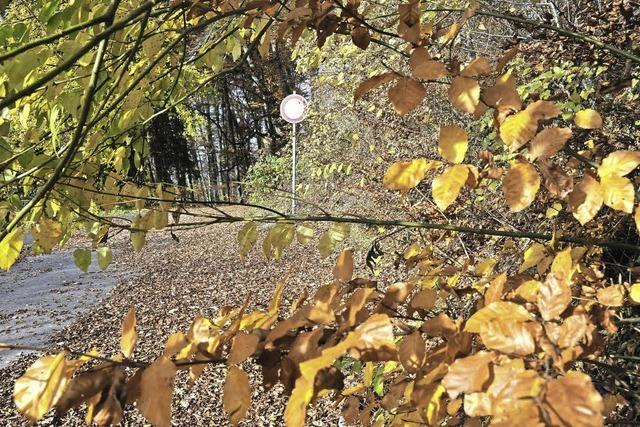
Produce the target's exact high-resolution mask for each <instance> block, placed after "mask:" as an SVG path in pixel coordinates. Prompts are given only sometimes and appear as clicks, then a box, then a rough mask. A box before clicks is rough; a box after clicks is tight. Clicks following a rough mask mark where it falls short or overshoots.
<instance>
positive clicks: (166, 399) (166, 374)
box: [136, 356, 176, 427]
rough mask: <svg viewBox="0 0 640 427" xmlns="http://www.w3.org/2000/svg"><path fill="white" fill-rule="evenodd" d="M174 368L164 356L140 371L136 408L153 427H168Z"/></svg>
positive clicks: (169, 423)
mask: <svg viewBox="0 0 640 427" xmlns="http://www.w3.org/2000/svg"><path fill="white" fill-rule="evenodd" d="M175 375H176V366H175V365H174V364H173V362H172V361H171V360H170V359H169V358H168V357H166V356H161V357H160V358H159V359H157V360H156V361H155V362H153V363H152V364H151V365H150V366H149V367H148V368H145V369H144V370H143V371H142V374H141V377H140V383H139V384H138V388H137V392H136V394H137V401H136V407H137V408H138V411H139V412H140V413H141V414H142V415H143V416H144V417H145V419H146V420H147V421H149V422H150V423H151V424H153V425H154V426H158V427H170V425H171V400H172V395H173V381H174V379H175Z"/></svg>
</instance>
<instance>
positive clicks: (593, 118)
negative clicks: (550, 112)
mask: <svg viewBox="0 0 640 427" xmlns="http://www.w3.org/2000/svg"><path fill="white" fill-rule="evenodd" d="M574 122H575V124H576V126H578V127H580V128H582V129H599V128H601V127H602V117H601V116H600V113H598V112H597V111H596V110H592V109H586V110H581V111H578V112H577V113H576V116H575V117H574Z"/></svg>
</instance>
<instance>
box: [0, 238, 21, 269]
mask: <svg viewBox="0 0 640 427" xmlns="http://www.w3.org/2000/svg"><path fill="white" fill-rule="evenodd" d="M23 237H24V233H23V232H22V229H20V228H16V229H14V230H13V231H12V232H10V233H9V234H7V235H6V236H5V237H4V239H2V241H1V242H0V268H1V269H3V270H5V271H9V269H10V268H11V266H12V265H13V263H14V262H16V260H17V259H18V256H19V255H20V251H21V250H22V239H23Z"/></svg>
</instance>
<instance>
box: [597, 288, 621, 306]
mask: <svg viewBox="0 0 640 427" xmlns="http://www.w3.org/2000/svg"><path fill="white" fill-rule="evenodd" d="M624 294H625V291H624V286H622V285H612V286H607V287H606V288H600V289H598V291H597V293H596V297H597V298H598V302H599V303H600V304H602V305H606V306H609V307H622V305H623V304H624Z"/></svg>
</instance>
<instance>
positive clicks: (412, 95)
mask: <svg viewBox="0 0 640 427" xmlns="http://www.w3.org/2000/svg"><path fill="white" fill-rule="evenodd" d="M426 94H427V90H426V89H425V88H424V86H423V85H422V83H420V82H419V81H418V80H414V79H411V78H408V77H405V78H402V79H400V80H399V81H398V82H397V83H396V85H395V86H394V87H392V88H391V89H389V92H388V95H389V100H390V101H391V104H392V105H393V108H395V110H396V111H397V112H398V114H400V115H401V116H403V115H405V114H407V113H408V112H409V111H411V110H413V109H414V108H416V107H417V106H418V105H420V103H421V102H422V99H423V98H424V96H425V95H426Z"/></svg>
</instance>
